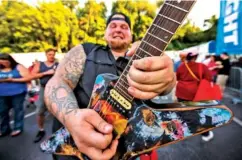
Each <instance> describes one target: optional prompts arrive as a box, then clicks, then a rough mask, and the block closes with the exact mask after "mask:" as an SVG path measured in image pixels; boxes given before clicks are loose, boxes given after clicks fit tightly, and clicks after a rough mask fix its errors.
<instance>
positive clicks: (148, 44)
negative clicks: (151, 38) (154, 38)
mask: <svg viewBox="0 0 242 160" xmlns="http://www.w3.org/2000/svg"><path fill="white" fill-rule="evenodd" d="M142 42H144V43H146V44H148V45H149V46H151V47H153V48H155V49H157V50H158V51H160V52H162V50H160V49H159V48H157V47H156V46H154V45H153V44H151V43H149V42H147V41H145V40H142Z"/></svg>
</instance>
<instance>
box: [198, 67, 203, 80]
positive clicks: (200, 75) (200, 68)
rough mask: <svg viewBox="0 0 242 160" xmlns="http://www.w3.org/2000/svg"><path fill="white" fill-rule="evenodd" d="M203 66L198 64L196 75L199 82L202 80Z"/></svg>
mask: <svg viewBox="0 0 242 160" xmlns="http://www.w3.org/2000/svg"><path fill="white" fill-rule="evenodd" d="M202 65H203V64H202V63H200V64H199V66H198V73H199V78H200V80H201V79H203V77H202V75H203V68H202V67H203V66H202Z"/></svg>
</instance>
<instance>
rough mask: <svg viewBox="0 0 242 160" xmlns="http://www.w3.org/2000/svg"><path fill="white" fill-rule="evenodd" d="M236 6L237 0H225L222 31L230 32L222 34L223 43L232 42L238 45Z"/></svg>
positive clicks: (237, 5) (237, 4) (237, 6)
mask: <svg viewBox="0 0 242 160" xmlns="http://www.w3.org/2000/svg"><path fill="white" fill-rule="evenodd" d="M238 8H239V0H227V4H226V11H225V18H224V24H226V25H225V26H224V33H230V34H229V35H226V36H224V42H225V43H233V44H234V45H238Z"/></svg>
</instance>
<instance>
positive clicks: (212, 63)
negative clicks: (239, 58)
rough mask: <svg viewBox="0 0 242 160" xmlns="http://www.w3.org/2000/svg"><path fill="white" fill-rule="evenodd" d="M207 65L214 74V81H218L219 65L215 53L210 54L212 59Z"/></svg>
mask: <svg viewBox="0 0 242 160" xmlns="http://www.w3.org/2000/svg"><path fill="white" fill-rule="evenodd" d="M207 66H208V69H209V70H210V72H211V74H212V80H213V82H216V77H217V74H218V65H217V64H216V61H215V56H213V55H211V56H210V61H209V63H208V65H207Z"/></svg>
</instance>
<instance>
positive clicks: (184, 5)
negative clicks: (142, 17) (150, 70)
mask: <svg viewBox="0 0 242 160" xmlns="http://www.w3.org/2000/svg"><path fill="white" fill-rule="evenodd" d="M195 2H196V0H189V1H188V0H180V1H179V0H177V1H175V0H167V1H165V2H164V3H163V5H162V7H161V8H160V10H159V12H158V14H157V15H156V17H155V19H154V21H153V23H152V25H151V26H150V27H149V29H148V30H147V32H146V34H145V36H144V37H143V39H142V41H141V43H140V45H139V47H138V48H137V50H136V52H135V54H134V55H133V56H132V57H131V59H130V61H129V63H128V65H127V66H126V68H125V69H124V71H123V73H122V74H121V76H120V78H119V80H118V82H117V83H116V85H115V87H114V88H115V90H116V91H118V92H119V93H120V94H121V95H122V96H123V97H124V98H126V99H127V100H128V101H129V102H132V101H133V98H134V97H133V96H131V95H130V94H129V93H128V91H127V90H128V87H129V84H128V81H127V78H126V77H127V74H128V71H129V69H130V66H131V65H132V62H133V61H134V60H136V59H141V58H144V57H151V56H161V55H162V54H163V52H164V51H165V49H166V47H167V45H168V44H169V42H170V41H171V39H172V36H173V35H174V34H175V32H176V31H177V29H178V27H179V26H180V25H181V24H182V22H183V20H184V19H185V18H186V16H187V14H188V13H189V12H190V10H191V8H192V6H193V4H194V3H195Z"/></svg>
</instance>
